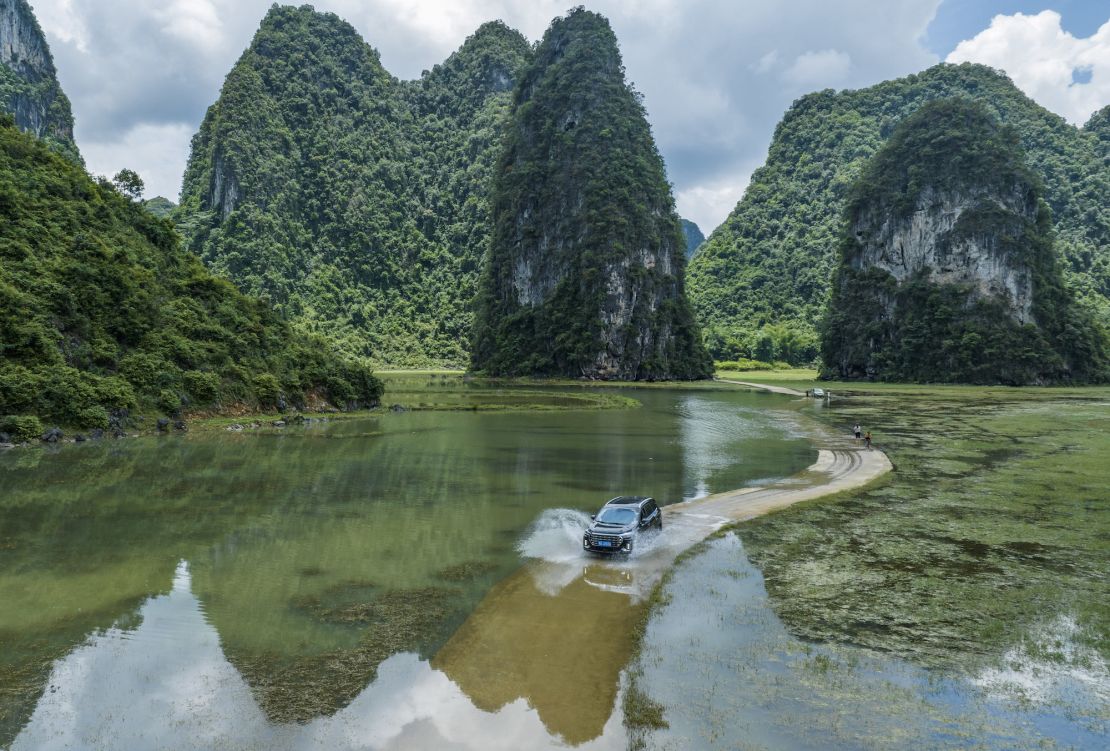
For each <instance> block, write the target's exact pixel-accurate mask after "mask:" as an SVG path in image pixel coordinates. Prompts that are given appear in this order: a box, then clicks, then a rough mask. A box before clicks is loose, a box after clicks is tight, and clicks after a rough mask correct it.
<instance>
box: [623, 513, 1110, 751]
mask: <svg viewBox="0 0 1110 751" xmlns="http://www.w3.org/2000/svg"><path fill="white" fill-rule="evenodd" d="M738 564H739V565H743V566H744V567H745V568H746V569H747V571H748V574H749V575H748V576H743V577H737V576H735V574H734V572H735V571H736V568H737V566H738ZM667 592H668V599H667V600H666V601H665V602H664V603H663V604H662V605H661V606H660V607H659V608H658V609H657V610H656V611H655V612H654V614H653V616H652V618H651V621H650V623H649V625H648V628H647V635H646V639H645V642H644V647H643V651H642V653H641V655H640V657H639V659H638V661H637V663H636V664H635V665H634V666H633V668H632V672H634V673H637V677H636V686H637V689H638V690H639V691H641V692H642V693H643V694H645V695H647V696H649V697H650V700H651V701H652V702H655V703H658V704H660V705H662V706H664V707H665V712H666V719H667V722H668V727H667V728H660V729H655V730H647V729H644V730H642V731H641V732H640V734H639V735H638V736H634V738H636V739H637V740H636V742H637V743H638V747H639V748H660V749H670V748H705V749H718V748H719V749H735V748H742V749H762V750H767V751H771V750H773V749H780V748H790V749H798V750H800V751H804V750H808V749H812V750H813V751H818V750H820V751H826V750H828V751H837V750H839V749H843V750H844V751H848V750H849V749H852V750H854V749H890V750H892V751H893V750H895V749H898V750H900V749H906V748H965V747H972V748H982V749H1007V750H1010V749H1030V750H1032V749H1041V748H1060V747H1064V748H1097V747H1099V745H1100V741H1101V739H1102V738H1104V737H1105V733H1106V732H1107V730H1108V729H1110V727H1108V721H1110V718H1108V717H1107V716H1106V699H1107V698H1108V697H1107V694H1106V693H1105V691H1106V689H1107V687H1110V675H1108V674H1107V673H1106V669H1105V663H1102V662H1101V660H1100V658H1097V657H1094V656H1093V655H1092V654H1091V653H1090V652H1089V651H1085V649H1084V648H1083V647H1081V646H1080V645H1079V641H1080V637H1079V636H1078V635H1077V634H1076V633H1074V631H1072V632H1069V631H1067V630H1064V631H1061V630H1059V629H1058V628H1057V626H1058V625H1059V624H1049V626H1048V628H1047V629H1044V630H1042V631H1040V632H1035V633H1034V634H1032V635H1030V639H1028V640H1027V642H1026V643H1028V642H1036V643H1038V644H1041V645H1042V647H1047V651H1048V652H1052V651H1055V652H1058V653H1059V654H1060V655H1063V656H1067V657H1066V660H1067V665H1066V667H1065V669H1060V670H1057V671H1056V672H1052V670H1051V669H1048V668H1046V667H1045V663H1044V662H1043V661H1041V658H1040V653H1037V654H1038V656H1036V657H1034V656H1033V655H1034V651H1035V648H1033V647H1029V648H1028V649H1027V650H1025V651H1018V652H1012V651H1011V652H1007V654H1006V655H1005V656H1004V658H1003V659H1002V660H1001V661H1000V662H999V664H998V667H997V668H995V669H993V670H985V671H981V672H978V673H974V674H971V675H968V674H963V673H951V672H948V671H938V670H936V669H929V668H924V667H922V666H920V665H916V664H914V663H912V662H909V661H906V660H903V659H900V658H899V657H897V656H894V655H892V654H890V653H888V652H882V651H876V650H874V649H869V648H865V647H860V646H856V645H854V644H849V643H845V642H843V641H839V642H836V641H830V642H823V643H813V642H808V641H803V640H800V639H798V638H797V637H796V636H794V634H793V633H792V631H793V628H790V627H788V626H787V625H786V624H784V623H783V622H782V621H781V620H780V619H779V618H778V617H777V616H776V615H775V612H774V610H773V609H772V608H774V607H775V606H776V604H777V603H776V599H775V598H774V597H772V596H769V595H768V592H767V591H766V590H765V588H764V583H763V580H762V577H761V576H760V574H759V571H758V569H756V568H755V567H754V566H751V565H750V564H748V563H747V559H746V557H745V551H744V547H743V545H742V543H741V542H740V539H739V537H738V536H736V534H735V533H732V534H729V535H726V536H725V537H723V538H720V539H717V540H714V541H712V542H711V543H710V544H709V545H708V547H707V549H706V550H705V552H703V553H702V554H700V555H697V556H694V557H691V558H688V559H686V560H685V561H684V562H682V563H681V564H680V566H679V568H678V569H676V570H675V572H674V574H673V576H672V578H671V580H670V583H669V585H668V586H667ZM1049 634H1051V636H1049ZM1084 660H1092V661H1093V662H1092V663H1090V664H1085V663H1084ZM1031 662H1036V663H1037V664H1038V665H1039V666H1040V667H1039V669H1040V670H1041V671H1042V674H1041V675H1038V674H1037V673H1035V672H1031V671H1030V670H1029V669H1028V666H1029V664H1030V663H1031ZM1084 671H1085V672H1084ZM1031 676H1034V677H1038V678H1042V679H1045V680H1043V681H1041V683H1040V686H1041V688H1040V689H1039V691H1040V693H1039V694H1037V695H1033V696H1022V695H1021V694H1020V692H1019V693H1017V694H1015V693H1014V691H1013V690H1012V686H1011V685H1008V684H1007V681H1010V682H1011V683H1012V682H1014V681H1024V680H1026V679H1028V678H1029V677H1031ZM1092 681H1093V683H1092Z"/></svg>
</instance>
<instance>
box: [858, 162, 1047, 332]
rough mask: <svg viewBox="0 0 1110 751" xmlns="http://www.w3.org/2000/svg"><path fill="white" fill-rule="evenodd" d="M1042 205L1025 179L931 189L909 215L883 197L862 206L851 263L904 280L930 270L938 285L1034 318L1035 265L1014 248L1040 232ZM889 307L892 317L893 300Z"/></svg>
mask: <svg viewBox="0 0 1110 751" xmlns="http://www.w3.org/2000/svg"><path fill="white" fill-rule="evenodd" d="M1039 208H1040V207H1039V206H1038V202H1037V197H1036V195H1035V193H1034V192H1033V191H1032V190H1031V189H1030V186H1029V185H1027V184H1024V183H1022V182H1017V183H1015V184H1013V185H1011V186H1010V187H1009V189H1007V190H1005V191H1002V192H994V191H992V190H990V189H988V188H986V187H984V186H979V187H977V188H975V187H971V188H968V189H966V190H963V191H959V192H947V191H943V190H938V189H936V188H935V187H933V186H928V187H926V188H925V189H923V190H922V191H921V195H920V196H918V198H917V201H916V202H915V204H914V206H913V209H912V211H910V212H909V213H908V214H905V215H899V214H895V213H893V212H892V211H891V210H890V206H889V205H885V204H884V202H878V203H876V204H875V205H871V206H867V207H861V210H860V212H859V213H858V215H857V216H856V217H855V218H854V220H853V222H852V226H851V232H852V234H853V235H854V236H855V238H856V240H857V241H858V245H857V246H856V247H855V249H854V252H853V253H852V254H851V255H850V256H849V257H848V259H847V260H848V262H849V263H850V264H851V267H852V268H853V269H856V270H862V269H868V268H871V269H882V270H883V271H885V272H887V273H888V274H890V276H891V277H893V279H894V280H895V281H896V282H897V283H898V284H903V283H905V282H907V281H909V280H911V279H915V278H918V277H920V276H922V275H927V276H928V278H929V280H930V281H931V282H932V283H934V284H949V285H961V286H965V287H966V288H967V291H968V295H969V298H971V299H993V300H997V301H998V302H1000V303H1002V304H1003V305H1004V306H1005V309H1006V311H1007V313H1008V314H1009V315H1010V317H1011V318H1013V319H1014V320H1015V321H1017V322H1018V323H1019V324H1024V323H1035V321H1034V320H1033V275H1032V270H1031V268H1030V267H1029V265H1028V264H1027V263H1026V262H1025V260H1024V259H1022V258H1021V257H1020V256H1019V255H1018V254H1015V253H1012V252H1010V251H1011V250H1012V246H1011V243H1012V242H1013V240H1015V239H1017V240H1018V242H1020V241H1021V240H1022V239H1024V238H1023V235H1024V234H1025V233H1027V232H1029V231H1030V230H1031V229H1033V230H1035V228H1036V223H1037V212H1038V210H1039ZM1003 232H1010V233H1013V234H1003ZM886 311H887V314H888V315H891V314H893V312H894V311H893V301H892V300H890V301H887V308H886Z"/></svg>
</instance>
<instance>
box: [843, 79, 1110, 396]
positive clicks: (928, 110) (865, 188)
mask: <svg viewBox="0 0 1110 751" xmlns="http://www.w3.org/2000/svg"><path fill="white" fill-rule="evenodd" d="M845 224H846V229H845V233H844V236H843V240H842V243H841V265H840V268H839V270H838V272H837V276H836V278H835V280H834V282H833V291H832V296H831V299H830V302H829V309H828V313H827V315H826V319H825V322H824V326H823V328H824V330H823V343H822V350H823V356H824V358H825V364H826V369H827V373H828V374H829V375H835V376H837V377H840V378H856V377H864V376H866V377H868V378H877V379H882V380H910V381H948V382H973V383H1009V384H1023V383H1051V382H1059V381H1092V380H1102V379H1104V378H1106V377H1107V375H1108V370H1107V364H1108V360H1107V347H1106V340H1105V335H1104V334H1103V332H1102V331H1101V329H1100V328H1099V327H1098V326H1097V324H1096V323H1095V322H1094V321H1093V320H1092V319H1091V318H1090V316H1089V315H1088V314H1087V313H1085V312H1084V311H1083V310H1081V309H1080V308H1079V306H1077V305H1076V304H1075V301H1074V299H1073V297H1072V294H1071V293H1070V292H1069V291H1068V290H1067V288H1066V287H1065V286H1064V283H1063V279H1062V276H1061V272H1060V269H1059V267H1058V265H1057V262H1056V254H1055V250H1054V248H1053V236H1052V231H1051V216H1050V212H1049V209H1048V207H1047V206H1046V205H1045V202H1044V201H1043V199H1042V198H1041V183H1040V181H1039V180H1038V179H1037V178H1036V177H1035V176H1034V175H1033V173H1032V172H1031V171H1030V170H1029V169H1028V168H1027V167H1026V165H1025V163H1024V153H1023V152H1022V150H1021V148H1020V145H1019V143H1018V140H1017V137H1016V135H1015V134H1014V132H1013V131H1012V130H1011V129H1010V128H1007V127H1004V126H1002V125H1001V124H1000V123H999V122H998V121H997V120H996V119H995V118H994V117H993V116H991V115H990V113H989V112H988V111H987V110H986V109H985V108H984V107H983V106H982V105H980V104H977V103H975V102H972V101H970V100H966V99H952V100H941V101H937V102H932V103H930V104H927V105H925V106H923V107H922V108H921V109H920V110H918V111H917V112H916V113H915V114H913V115H911V116H910V117H908V118H906V120H905V121H903V122H902V123H901V124H899V125H898V126H897V128H896V129H895V130H894V132H893V134H892V135H891V137H890V140H889V141H888V142H887V144H886V145H884V146H883V147H882V148H881V149H880V150H879V151H878V153H876V155H875V156H874V157H873V158H872V159H871V161H870V162H868V163H867V165H866V166H865V167H864V169H863V170H862V172H861V175H860V177H859V179H858V180H857V182H856V184H855V185H854V186H853V188H852V191H851V196H850V198H849V202H848V211H847V217H846V223H845Z"/></svg>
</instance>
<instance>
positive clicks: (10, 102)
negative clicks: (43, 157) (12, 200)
mask: <svg viewBox="0 0 1110 751" xmlns="http://www.w3.org/2000/svg"><path fill="white" fill-rule="evenodd" d="M0 109H3V110H4V111H6V112H10V113H11V114H12V115H14V116H15V123H16V125H17V126H18V127H19V128H20V129H21V130H23V131H26V132H28V133H32V134H34V135H35V136H37V137H38V138H41V139H43V140H44V141H46V142H47V143H48V144H49V145H50V146H51V148H53V149H54V150H56V151H59V152H61V153H63V154H64V155H66V156H68V157H70V158H71V159H74V160H75V161H78V162H80V161H81V157H80V155H79V153H78V151H77V145H76V144H75V143H74V141H73V113H72V112H71V110H70V106H69V99H68V98H67V97H66V95H65V94H64V93H63V92H62V88H61V86H60V85H59V84H58V75H57V71H56V70H55V68H54V58H53V57H52V56H51V55H50V47H49V46H48V45H47V43H46V37H45V36H43V33H42V29H41V28H40V27H39V24H38V21H37V20H36V19H35V14H34V13H33V12H32V10H31V7H30V6H29V5H28V4H27V2H26V0H0Z"/></svg>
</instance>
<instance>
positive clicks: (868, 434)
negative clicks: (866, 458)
mask: <svg viewBox="0 0 1110 751" xmlns="http://www.w3.org/2000/svg"><path fill="white" fill-rule="evenodd" d="M863 440H864V441H866V442H867V450H868V451H870V450H871V431H870V430H869V431H867V435H865V436H864V437H863Z"/></svg>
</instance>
